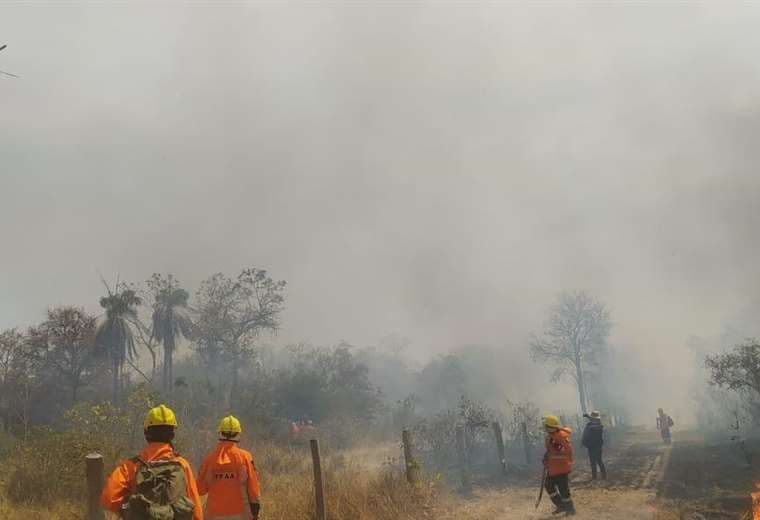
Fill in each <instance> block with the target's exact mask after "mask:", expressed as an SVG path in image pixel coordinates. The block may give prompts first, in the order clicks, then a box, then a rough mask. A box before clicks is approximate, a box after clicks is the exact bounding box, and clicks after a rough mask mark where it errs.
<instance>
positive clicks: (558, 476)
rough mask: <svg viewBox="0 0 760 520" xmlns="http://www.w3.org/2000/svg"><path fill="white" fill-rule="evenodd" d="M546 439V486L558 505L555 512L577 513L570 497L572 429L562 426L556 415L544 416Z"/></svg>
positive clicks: (553, 500) (552, 499) (550, 496)
mask: <svg viewBox="0 0 760 520" xmlns="http://www.w3.org/2000/svg"><path fill="white" fill-rule="evenodd" d="M543 424H544V430H545V431H546V439H545V441H544V445H545V447H546V453H545V454H544V468H545V469H546V481H545V482H544V486H545V487H546V492H547V493H548V494H549V498H550V499H551V501H552V502H553V503H554V505H555V506H556V509H555V510H554V512H553V514H560V513H566V514H568V515H574V514H575V505H574V504H573V499H572V498H571V497H570V472H571V471H572V470H573V445H572V443H571V442H570V435H571V434H572V430H570V428H567V427H565V426H562V425H561V424H560V422H559V419H558V418H557V417H556V416H554V415H547V416H546V417H544V418H543Z"/></svg>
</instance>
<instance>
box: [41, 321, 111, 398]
mask: <svg viewBox="0 0 760 520" xmlns="http://www.w3.org/2000/svg"><path fill="white" fill-rule="evenodd" d="M95 322H96V319H95V317H94V316H90V315H89V314H87V313H86V312H85V311H84V309H82V308H79V307H58V308H55V309H49V310H48V312H47V319H46V320H45V321H44V322H42V323H41V324H40V325H39V326H38V327H33V328H31V329H30V330H29V341H30V344H31V345H32V347H33V348H34V349H35V350H36V351H37V353H38V355H39V356H40V357H41V358H43V359H44V363H45V365H46V366H48V367H50V368H52V370H53V371H54V372H56V373H57V374H58V375H59V376H60V377H61V378H62V379H63V381H64V382H65V384H66V385H67V386H68V387H69V390H70V391H71V400H72V402H76V400H77V397H78V395H79V390H80V389H81V388H82V387H83V386H85V385H86V384H88V383H89V380H90V377H91V376H92V375H93V369H94V368H95V366H96V362H97V356H96V354H97V349H96V347H95Z"/></svg>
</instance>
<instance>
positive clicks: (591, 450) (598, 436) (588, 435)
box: [581, 410, 607, 480]
mask: <svg viewBox="0 0 760 520" xmlns="http://www.w3.org/2000/svg"><path fill="white" fill-rule="evenodd" d="M585 417H587V418H588V420H589V421H588V422H587V423H586V427H585V428H583V437H582V438H581V444H582V445H583V447H584V448H586V449H587V450H588V459H589V462H590V463H591V480H596V471H597V468H599V470H600V471H601V473H602V479H606V478H607V468H605V467H604V461H603V460H602V447H603V446H604V425H603V424H602V414H601V413H600V412H598V411H596V410H595V411H593V412H591V414H589V415H586V416H585Z"/></svg>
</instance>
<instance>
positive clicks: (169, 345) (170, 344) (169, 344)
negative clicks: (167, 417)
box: [163, 334, 174, 396]
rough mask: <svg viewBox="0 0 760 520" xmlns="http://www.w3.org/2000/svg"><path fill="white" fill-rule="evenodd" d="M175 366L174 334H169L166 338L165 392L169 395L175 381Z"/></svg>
mask: <svg viewBox="0 0 760 520" xmlns="http://www.w3.org/2000/svg"><path fill="white" fill-rule="evenodd" d="M173 366H174V335H173V334H169V337H167V338H165V340H164V384H163V387H164V393H165V394H166V395H167V396H168V395H171V393H172V383H173V381H174V376H173V373H172V372H173V370H172V368H173Z"/></svg>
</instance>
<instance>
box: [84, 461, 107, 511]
mask: <svg viewBox="0 0 760 520" xmlns="http://www.w3.org/2000/svg"><path fill="white" fill-rule="evenodd" d="M84 462H85V475H86V476H87V520H103V518H105V515H103V509H101V507H100V493H101V491H103V480H104V478H103V455H100V454H99V453H90V454H89V455H87V456H85V458H84Z"/></svg>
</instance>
